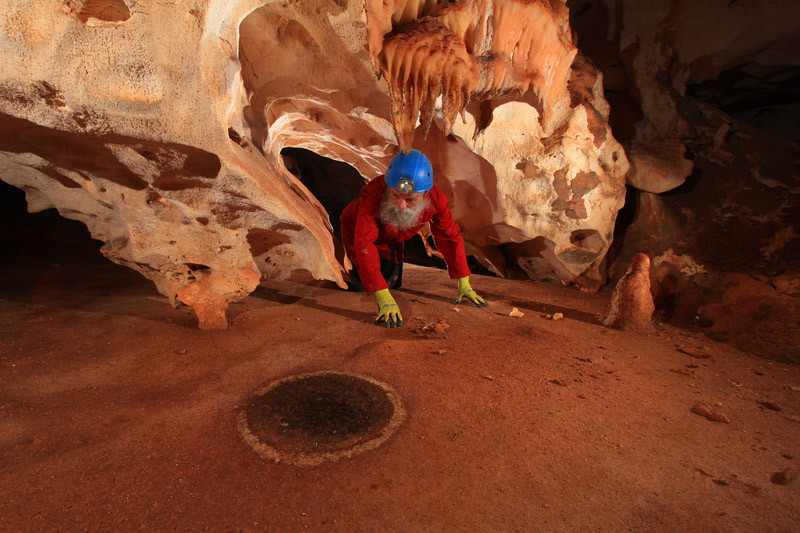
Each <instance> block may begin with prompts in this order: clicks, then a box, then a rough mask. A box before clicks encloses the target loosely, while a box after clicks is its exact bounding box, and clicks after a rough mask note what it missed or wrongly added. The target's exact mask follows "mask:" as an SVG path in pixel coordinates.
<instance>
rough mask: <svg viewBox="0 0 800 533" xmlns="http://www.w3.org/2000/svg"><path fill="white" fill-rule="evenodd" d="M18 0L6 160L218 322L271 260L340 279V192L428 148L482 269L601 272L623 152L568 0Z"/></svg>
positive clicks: (17, 179) (6, 42)
mask: <svg viewBox="0 0 800 533" xmlns="http://www.w3.org/2000/svg"><path fill="white" fill-rule="evenodd" d="M3 7H4V9H3V10H2V15H0V28H1V29H2V31H0V53H2V57H3V60H4V68H3V71H2V74H0V127H2V132H3V133H2V134H0V178H2V179H3V180H4V181H6V182H8V183H10V184H12V185H15V186H17V187H19V188H21V189H23V190H24V191H25V192H26V198H27V201H28V206H29V210H31V211H37V210H42V209H46V208H50V207H55V208H56V209H58V211H59V213H61V215H63V216H65V217H68V218H73V219H76V220H79V221H81V222H83V223H85V224H86V226H87V227H88V228H89V231H90V232H91V234H92V236H93V237H94V238H96V239H98V240H100V241H102V242H103V243H104V244H103V248H102V250H103V253H104V254H105V255H106V256H107V257H108V258H109V259H111V260H112V261H114V262H116V263H119V264H122V265H126V266H129V267H131V268H133V269H135V270H137V271H138V272H140V273H141V274H143V275H144V276H146V277H147V278H148V279H150V280H152V281H153V282H154V283H155V285H156V287H157V288H158V290H159V291H160V292H161V293H162V294H164V295H166V296H167V297H168V298H169V299H170V301H171V302H172V303H173V304H178V303H184V304H187V305H190V306H192V307H193V309H194V310H195V312H196V313H197V316H198V318H199V322H200V327H203V328H219V327H225V326H226V324H227V322H226V319H225V309H226V308H227V306H228V304H229V303H230V302H232V301H236V300H238V299H240V298H243V297H244V296H246V295H247V294H249V293H250V292H252V291H253V290H254V289H255V287H256V286H257V285H258V283H259V281H260V280H261V279H262V278H265V277H289V276H291V275H292V274H293V273H295V272H298V271H306V272H307V273H310V275H311V276H313V277H314V278H316V279H327V280H332V281H334V282H336V283H338V284H339V285H342V286H343V275H344V273H345V271H346V269H347V267H348V266H349V265H347V264H346V259H345V258H344V255H343V253H342V250H341V247H340V246H339V243H338V241H337V239H336V237H335V235H334V233H333V229H334V227H335V224H332V219H336V218H338V213H337V212H336V210H337V209H340V207H339V206H341V205H343V204H345V203H346V202H347V201H349V200H350V199H352V198H353V197H355V195H356V194H357V190H358V187H359V186H360V185H362V184H363V183H365V182H366V181H367V180H369V179H373V178H375V177H377V176H379V175H381V174H382V173H383V172H384V171H385V169H386V166H387V164H388V161H389V160H390V159H391V157H392V156H393V155H394V154H395V153H396V152H397V151H398V150H400V149H408V148H409V147H411V146H413V147H415V148H419V149H422V150H424V151H425V152H426V153H427V154H428V155H429V157H430V158H431V159H432V161H433V164H434V170H435V174H436V183H437V184H438V185H439V186H441V187H442V188H443V189H444V190H445V192H446V193H447V195H448V197H449V199H450V201H451V205H452V208H453V212H454V215H455V217H456V219H457V221H458V222H459V224H460V225H461V227H462V228H463V235H464V238H465V241H466V244H467V247H468V251H469V253H472V254H475V255H476V256H477V257H478V258H479V259H480V260H481V261H482V262H483V263H484V264H485V265H486V266H487V267H489V268H490V269H492V270H494V271H495V272H497V273H499V274H505V273H507V272H508V271H509V270H510V269H511V270H513V269H520V268H521V269H522V270H523V271H525V272H526V273H527V274H528V275H529V276H530V277H532V278H534V279H552V280H558V281H561V282H564V283H575V284H577V285H580V286H581V287H584V288H586V289H588V290H593V289H596V288H597V287H598V286H599V285H600V284H601V283H602V282H603V281H604V273H603V272H602V271H601V269H600V265H601V263H602V261H603V258H604V256H605V253H606V251H607V250H608V247H609V245H610V243H611V240H612V231H613V227H614V221H615V217H616V212H617V210H618V209H619V208H620V207H621V205H622V202H623V197H624V194H623V190H624V188H623V184H624V176H625V173H626V172H627V170H628V163H627V158H626V155H625V152H624V150H623V149H622V148H621V146H620V145H619V144H618V143H617V142H616V141H615V140H614V137H613V136H612V133H611V129H610V128H609V126H608V121H607V119H608V113H609V108H608V104H607V103H606V101H605V99H604V98H603V92H602V76H601V75H600V74H599V72H598V71H597V70H596V69H595V68H594V67H593V66H591V64H590V63H588V62H587V61H585V60H584V58H583V56H582V55H581V54H580V53H579V52H578V51H577V49H576V48H575V46H574V43H572V39H571V31H570V28H569V22H568V11H567V9H566V7H565V4H564V2H562V1H559V0H534V1H531V0H525V1H522V0H518V1H511V0H509V1H499V0H497V1H489V0H482V1H471V0H470V1H461V2H436V1H431V0H427V1H396V2H382V1H374V0H367V1H366V2H363V3H362V2H342V1H334V0H328V1H326V0H317V1H314V0H308V1H303V2H265V1H263V0H237V1H230V0H208V1H206V0H194V1H191V0H190V1H187V2H180V3H165V2H159V1H156V0H152V1H148V0H40V1H37V2H33V1H29V0H5V1H4V2H3ZM418 122H420V124H421V125H420V126H418V125H417V123H418ZM425 134H427V136H426V135H425ZM312 152H313V154H316V155H315V156H314V157H317V156H322V157H324V158H327V159H326V161H330V165H329V166H327V167H326V166H324V165H323V166H322V167H321V166H320V163H319V161H318V160H317V159H314V160H313V161H312V158H311V156H308V158H306V156H305V155H304V154H310V153H312ZM298 158H299V159H298ZM337 162H343V163H347V164H348V165H351V167H352V168H353V169H355V173H354V175H348V174H347V173H346V172H345V173H338V171H337V173H335V176H336V177H335V179H334V177H331V178H330V179H328V173H327V172H326V169H327V168H332V167H333V166H335V164H336V163H337ZM312 163H313V164H312ZM315 168H316V169H317V171H314V169H315ZM320 168H322V170H321V171H319V169H320ZM337 168H338V167H337ZM333 175H334V173H332V174H331V176H333Z"/></svg>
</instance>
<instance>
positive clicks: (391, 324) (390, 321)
mask: <svg viewBox="0 0 800 533" xmlns="http://www.w3.org/2000/svg"><path fill="white" fill-rule="evenodd" d="M375 298H376V299H377V300H378V316H376V317H375V324H380V322H381V320H385V321H386V327H387V328H397V327H400V326H402V325H403V315H401V314H400V307H399V306H398V305H397V302H395V301H394V298H392V295H391V294H389V289H381V290H379V291H375Z"/></svg>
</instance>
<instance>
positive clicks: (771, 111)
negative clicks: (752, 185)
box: [686, 64, 800, 141]
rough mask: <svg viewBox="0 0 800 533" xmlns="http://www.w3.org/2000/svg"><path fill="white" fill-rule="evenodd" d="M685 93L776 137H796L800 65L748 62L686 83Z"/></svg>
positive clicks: (799, 133)
mask: <svg viewBox="0 0 800 533" xmlns="http://www.w3.org/2000/svg"><path fill="white" fill-rule="evenodd" d="M686 94H687V95H689V96H692V97H693V98H696V99H698V100H700V101H702V102H705V103H707V104H710V105H713V106H714V107H717V108H719V109H721V110H722V111H724V112H725V113H727V114H729V115H731V116H732V117H734V118H737V119H739V120H741V121H743V122H746V123H748V124H750V125H751V126H753V127H755V128H758V129H760V130H763V131H765V132H766V133H768V134H770V135H772V136H773V137H777V138H780V139H786V140H790V141H798V140H800V128H798V127H797V126H798V124H800V68H798V67H795V66H785V65H775V66H769V67H767V66H763V65H758V64H754V65H748V66H746V67H734V68H730V69H728V70H725V71H723V72H721V73H720V74H719V76H717V77H716V78H715V79H712V80H704V81H701V82H696V83H690V84H688V85H687V86H686Z"/></svg>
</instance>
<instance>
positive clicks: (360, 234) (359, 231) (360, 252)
mask: <svg viewBox="0 0 800 533" xmlns="http://www.w3.org/2000/svg"><path fill="white" fill-rule="evenodd" d="M376 180H380V183H375V181H376ZM384 190H385V186H383V177H378V178H375V179H374V180H372V181H371V182H370V183H368V184H367V185H365V186H364V187H362V189H361V201H360V202H359V205H358V212H357V213H356V225H355V231H354V239H353V241H354V242H353V245H354V248H355V257H356V263H357V264H358V275H359V277H360V278H361V282H362V283H363V284H364V290H365V291H367V294H372V293H373V292H375V291H379V290H382V289H388V288H389V286H388V285H387V284H386V280H385V279H383V275H382V274H381V258H380V255H379V254H378V247H377V246H375V241H377V240H378V211H379V209H380V205H381V201H382V200H383V191H384Z"/></svg>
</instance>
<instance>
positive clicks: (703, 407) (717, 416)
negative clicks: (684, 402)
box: [692, 403, 731, 424]
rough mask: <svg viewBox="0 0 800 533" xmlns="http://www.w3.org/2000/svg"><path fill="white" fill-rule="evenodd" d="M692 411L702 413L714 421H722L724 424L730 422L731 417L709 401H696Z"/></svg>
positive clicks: (701, 414)
mask: <svg viewBox="0 0 800 533" xmlns="http://www.w3.org/2000/svg"><path fill="white" fill-rule="evenodd" d="M692 412H693V413H694V414H696V415H700V416H702V417H704V418H706V419H708V420H711V421H712V422H720V423H722V424H730V423H731V421H730V419H729V418H728V417H727V416H725V415H724V414H722V413H721V412H720V411H718V410H717V409H715V408H714V407H712V406H710V405H709V404H707V403H696V404H694V406H693V407H692Z"/></svg>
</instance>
